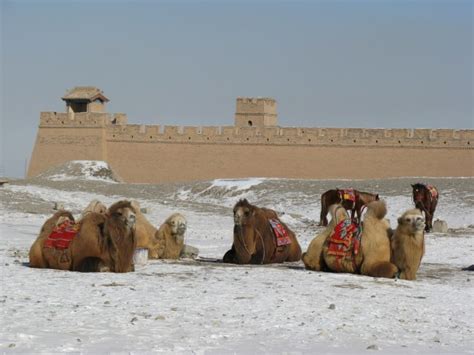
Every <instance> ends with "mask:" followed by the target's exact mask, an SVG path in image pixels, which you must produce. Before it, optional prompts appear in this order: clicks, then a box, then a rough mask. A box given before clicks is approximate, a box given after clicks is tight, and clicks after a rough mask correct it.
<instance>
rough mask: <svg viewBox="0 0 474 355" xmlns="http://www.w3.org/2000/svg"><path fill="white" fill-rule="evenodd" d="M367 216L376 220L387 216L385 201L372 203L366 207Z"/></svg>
mask: <svg viewBox="0 0 474 355" xmlns="http://www.w3.org/2000/svg"><path fill="white" fill-rule="evenodd" d="M367 214H370V215H372V216H374V217H375V218H377V219H383V218H384V217H385V215H386V214H387V205H386V204H385V201H383V200H379V201H373V202H371V203H369V204H368V205H367Z"/></svg>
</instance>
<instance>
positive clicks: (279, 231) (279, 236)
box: [268, 219, 291, 247]
mask: <svg viewBox="0 0 474 355" xmlns="http://www.w3.org/2000/svg"><path fill="white" fill-rule="evenodd" d="M268 222H269V223H270V226H271V227H272V230H273V234H274V235H275V238H276V244H277V247H281V246H283V245H289V244H291V238H290V236H289V235H288V231H287V230H286V229H285V227H283V225H282V224H281V223H280V221H279V220H278V219H269V220H268Z"/></svg>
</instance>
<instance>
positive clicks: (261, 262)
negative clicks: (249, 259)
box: [255, 229, 266, 264]
mask: <svg viewBox="0 0 474 355" xmlns="http://www.w3.org/2000/svg"><path fill="white" fill-rule="evenodd" d="M255 231H256V232H257V234H258V236H259V237H260V240H261V241H262V249H263V257H262V260H261V261H260V264H263V262H264V260H265V256H266V255H265V254H266V253H265V243H264V242H263V237H262V235H261V234H260V232H259V231H258V229H255Z"/></svg>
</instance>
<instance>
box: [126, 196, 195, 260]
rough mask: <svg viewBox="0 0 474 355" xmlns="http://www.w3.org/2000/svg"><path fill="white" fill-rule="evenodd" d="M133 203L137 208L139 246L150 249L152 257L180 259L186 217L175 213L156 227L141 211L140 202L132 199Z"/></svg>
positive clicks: (149, 255) (149, 252) (149, 253)
mask: <svg viewBox="0 0 474 355" xmlns="http://www.w3.org/2000/svg"><path fill="white" fill-rule="evenodd" d="M132 205H133V206H134V207H135V209H136V210H137V224H136V235H137V248H145V249H148V257H149V258H150V259H178V258H179V257H180V256H181V252H182V251H183V247H184V233H185V232H186V228H187V221H186V218H184V216H183V215H182V214H180V213H174V214H172V215H171V216H170V217H168V218H167V219H166V221H165V222H164V223H163V224H162V225H161V226H160V228H159V229H156V228H155V227H154V226H153V225H152V224H151V223H150V222H149V221H148V220H147V218H146V217H145V216H144V215H143V213H141V212H140V205H139V203H138V202H137V201H132Z"/></svg>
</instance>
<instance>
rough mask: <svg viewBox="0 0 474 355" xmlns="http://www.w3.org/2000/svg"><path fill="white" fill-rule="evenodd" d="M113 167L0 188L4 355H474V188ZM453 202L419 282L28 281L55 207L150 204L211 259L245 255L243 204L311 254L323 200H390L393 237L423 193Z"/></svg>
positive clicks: (158, 267) (197, 271)
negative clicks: (240, 239)
mask: <svg viewBox="0 0 474 355" xmlns="http://www.w3.org/2000/svg"><path fill="white" fill-rule="evenodd" d="M117 180H119V179H118V178H117V177H116V176H114V174H113V172H112V171H111V170H110V169H109V168H108V166H107V165H106V164H105V163H101V162H84V161H76V162H71V163H69V164H66V165H64V166H62V167H58V168H55V169H51V170H50V171H48V172H46V173H44V174H42V175H40V176H38V177H37V178H34V179H28V180H12V181H11V182H10V183H9V184H7V185H5V186H3V187H0V211H1V213H0V234H1V238H0V270H1V277H2V280H1V281H2V282H1V288H0V312H1V317H0V319H1V331H0V350H1V351H2V352H18V353H38V352H43V353H58V352H78V353H79V352H80V353H103V352H119V353H121V352H124V353H130V352H132V353H146V352H164V353H170V352H173V353H176V352H177V353H198V354H202V353H206V354H207V353H209V354H222V353H291V354H294V353H313V354H314V353H317V352H323V353H333V354H337V353H374V352H375V353H400V354H418V353H426V354H432V353H450V354H460V353H466V354H469V353H470V354H472V353H474V350H473V349H474V334H473V322H472V319H473V317H474V304H473V302H472V300H473V295H474V292H473V291H474V289H473V282H474V273H473V272H470V271H462V268H463V267H466V266H469V265H471V264H474V179H472V178H424V177H419V178H398V179H384V180H355V181H349V180H287V179H268V178H249V179H235V180H232V179H227V180H213V181H201V182H195V183H175V184H157V185H145V184H126V183H121V182H118V181H117ZM415 182H427V183H431V184H434V185H435V186H437V187H438V189H439V191H440V200H439V204H438V209H437V212H436V214H435V219H436V218H439V219H442V220H445V221H446V222H447V223H448V226H449V230H448V232H447V233H428V234H427V235H426V253H425V256H424V258H423V261H422V264H421V268H420V270H419V273H418V279H417V280H416V281H404V280H396V279H378V278H371V277H365V276H358V275H350V274H335V273H322V272H311V271H307V270H305V269H304V267H303V264H302V262H296V263H287V264H279V265H265V266H259V265H257V266H247V265H244V266H235V265H226V264H221V263H214V262H203V261H196V260H192V259H183V260H178V261H156V260H155V261H153V260H149V261H148V263H147V264H146V265H142V266H137V268H136V271H135V272H133V273H127V274H113V273H96V274H91V273H77V272H67V271H58V270H46V269H33V268H29V267H28V251H29V248H30V246H31V244H32V243H33V241H34V239H35V238H36V236H37V235H38V233H39V230H40V227H41V225H42V223H43V222H44V221H45V220H46V219H47V218H48V217H49V216H50V215H51V214H52V213H53V212H54V211H53V206H54V204H55V203H60V204H62V205H63V206H64V208H66V209H68V210H70V211H72V212H73V213H74V214H75V215H77V216H78V215H79V213H80V211H81V209H83V208H84V207H85V206H86V205H87V203H88V202H89V201H90V200H92V199H99V200H101V201H103V202H104V203H106V204H107V205H110V204H111V203H112V202H114V201H117V200H119V199H134V200H138V201H139V202H140V204H141V205H142V206H143V207H146V208H147V214H146V216H147V218H148V219H149V220H150V221H151V222H152V223H153V224H155V225H157V226H158V225H160V224H161V223H162V222H163V221H164V220H165V219H166V217H168V216H169V215H170V214H172V213H173V212H181V213H182V214H184V215H185V216H186V218H187V220H188V231H187V232H186V237H185V238H186V239H185V241H186V243H187V244H189V245H192V246H195V247H197V248H199V255H200V256H201V257H203V258H210V259H213V258H216V259H218V258H222V256H223V255H224V253H225V252H226V251H227V250H228V249H229V248H230V246H231V244H232V229H233V219H232V207H233V205H234V204H235V203H236V202H237V201H238V200H239V199H240V198H247V199H248V200H249V201H250V202H252V203H254V204H256V205H258V206H265V207H269V208H273V209H275V210H276V211H277V212H278V213H279V214H280V216H281V218H282V220H283V221H285V223H287V224H288V225H289V226H290V227H291V228H292V230H294V231H295V233H296V235H297V237H298V240H299V241H300V244H301V246H302V249H303V250H306V248H307V246H308V244H309V242H310V241H311V239H312V238H313V237H314V236H315V235H316V234H317V233H318V231H320V230H321V227H318V226H317V224H318V221H319V211H320V201H319V198H320V195H321V193H322V192H324V191H326V190H328V189H331V188H335V187H341V188H342V187H355V188H358V189H360V190H363V191H369V192H377V193H379V194H380V196H381V198H383V199H384V200H385V201H386V202H387V206H388V216H387V217H388V218H389V219H390V221H391V225H392V228H395V227H396V220H397V217H398V216H400V215H401V214H402V213H403V211H405V210H406V209H408V208H411V207H412V206H413V204H412V201H411V188H410V184H411V183H415Z"/></svg>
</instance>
